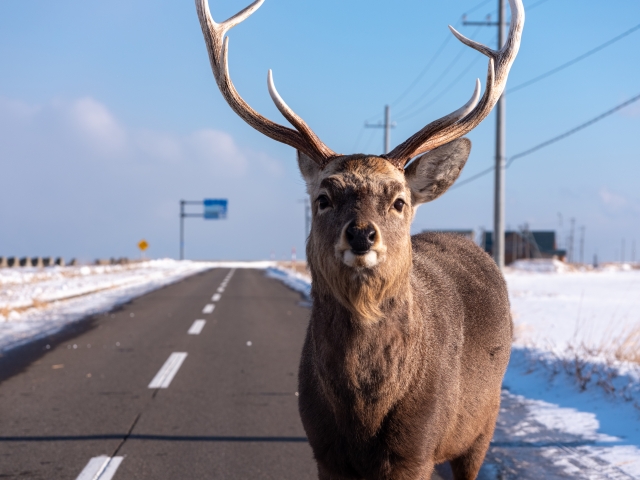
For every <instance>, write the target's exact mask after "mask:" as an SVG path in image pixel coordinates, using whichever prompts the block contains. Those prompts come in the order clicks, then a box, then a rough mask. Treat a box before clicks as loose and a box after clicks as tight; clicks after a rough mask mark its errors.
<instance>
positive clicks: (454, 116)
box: [383, 78, 481, 168]
mask: <svg viewBox="0 0 640 480" xmlns="http://www.w3.org/2000/svg"><path fill="white" fill-rule="evenodd" d="M480 88H481V87H480V79H479V78H478V79H476V87H475V89H474V91H473V95H472V96H471V99H470V100H469V101H468V102H467V103H465V104H464V105H463V106H462V107H460V108H459V109H458V110H456V111H455V112H452V113H450V114H449V115H445V116H444V117H442V118H439V119H438V120H435V121H433V122H431V123H430V124H428V125H427V126H426V127H424V128H423V129H422V130H420V131H419V132H418V133H417V134H416V135H420V136H425V137H427V138H428V137H429V136H430V135H433V134H434V133H436V132H438V131H440V130H442V129H443V128H446V127H448V126H450V125H453V124H454V123H456V122H457V121H458V120H460V119H461V118H464V117H466V116H467V115H468V114H469V113H470V112H471V111H472V110H473V109H474V108H475V107H476V105H477V104H478V99H479V98H480ZM414 136H415V135H414ZM411 138H413V137H411ZM409 140H411V139H409ZM405 143H406V142H405ZM398 148H399V147H396V149H395V150H397V149H398ZM395 150H393V151H391V152H389V153H388V154H386V155H383V157H385V158H387V159H388V160H389V161H390V162H391V163H393V164H394V165H395V166H397V167H398V168H404V165H405V164H406V163H407V162H408V161H409V160H410V159H411V157H409V158H407V159H406V160H404V159H403V158H398V157H396V156H395V154H394V152H395Z"/></svg>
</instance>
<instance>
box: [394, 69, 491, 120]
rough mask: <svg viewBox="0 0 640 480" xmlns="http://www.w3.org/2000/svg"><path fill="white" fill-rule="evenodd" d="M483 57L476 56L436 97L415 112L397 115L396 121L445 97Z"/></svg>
mask: <svg viewBox="0 0 640 480" xmlns="http://www.w3.org/2000/svg"><path fill="white" fill-rule="evenodd" d="M483 58H484V57H482V56H476V58H475V59H474V60H472V61H471V63H469V65H467V66H466V68H465V69H464V70H463V71H462V72H460V74H459V75H458V76H457V77H456V78H455V79H454V80H453V81H452V82H450V83H449V84H448V85H447V86H446V87H445V88H443V89H442V90H441V91H440V92H438V94H437V95H436V96H435V98H433V99H431V100H430V101H429V102H427V103H425V104H424V105H422V106H421V107H418V109H417V110H414V111H413V112H409V113H407V114H405V115H403V116H400V117H397V118H396V121H398V122H400V121H402V120H407V119H409V118H412V117H415V116H416V115H418V114H419V113H422V112H423V111H424V110H426V109H427V108H429V107H430V106H432V105H433V104H434V103H437V102H438V101H439V100H441V99H442V98H443V95H444V94H445V93H447V92H448V91H449V90H451V89H452V88H453V87H455V86H456V84H458V83H459V82H460V80H462V79H463V78H464V77H465V75H466V74H467V73H468V72H469V70H471V69H472V68H473V67H474V66H475V64H476V63H478V62H479V61H480V60H482V59H483Z"/></svg>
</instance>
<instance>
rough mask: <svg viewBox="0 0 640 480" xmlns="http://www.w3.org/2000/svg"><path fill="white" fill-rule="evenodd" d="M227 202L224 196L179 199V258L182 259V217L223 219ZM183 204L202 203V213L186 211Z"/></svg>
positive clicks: (225, 215)
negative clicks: (202, 198) (198, 199)
mask: <svg viewBox="0 0 640 480" xmlns="http://www.w3.org/2000/svg"><path fill="white" fill-rule="evenodd" d="M228 203H229V202H228V200H227V199H226V198H205V199H204V200H203V201H195V200H194V201H192V200H180V260H184V219H185V218H186V217H198V218H204V219H205V220H225V219H226V218H227V205H228ZM185 205H202V207H203V213H187V212H185V208H184V207H185Z"/></svg>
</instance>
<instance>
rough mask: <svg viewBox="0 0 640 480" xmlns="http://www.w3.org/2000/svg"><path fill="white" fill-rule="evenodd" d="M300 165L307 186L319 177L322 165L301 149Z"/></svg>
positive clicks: (299, 152)
mask: <svg viewBox="0 0 640 480" xmlns="http://www.w3.org/2000/svg"><path fill="white" fill-rule="evenodd" d="M298 167H299V168H300V173H301V174H302V178H304V181H305V182H306V184H307V186H309V185H311V184H312V183H314V181H315V179H316V178H318V173H319V172H320V167H319V166H318V164H317V163H316V162H314V161H313V160H312V159H311V157H309V156H307V155H305V154H304V153H302V152H301V151H300V150H298Z"/></svg>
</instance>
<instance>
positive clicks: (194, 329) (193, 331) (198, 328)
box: [187, 320, 207, 335]
mask: <svg viewBox="0 0 640 480" xmlns="http://www.w3.org/2000/svg"><path fill="white" fill-rule="evenodd" d="M205 323H207V321H206V320H196V321H194V322H193V325H191V328H190V329H189V331H188V332H187V333H188V334H189V335H200V332H202V329H203V328H204V324H205Z"/></svg>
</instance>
